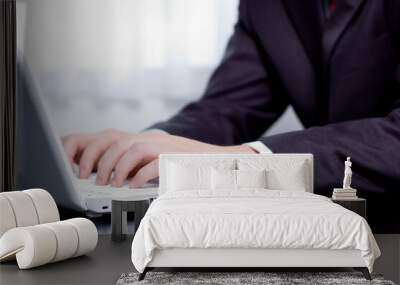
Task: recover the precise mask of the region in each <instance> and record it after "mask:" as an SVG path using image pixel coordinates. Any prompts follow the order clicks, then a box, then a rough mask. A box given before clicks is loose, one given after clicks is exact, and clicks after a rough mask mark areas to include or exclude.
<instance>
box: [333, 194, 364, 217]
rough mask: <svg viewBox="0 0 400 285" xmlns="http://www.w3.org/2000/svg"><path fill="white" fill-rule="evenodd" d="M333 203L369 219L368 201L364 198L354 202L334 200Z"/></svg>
mask: <svg viewBox="0 0 400 285" xmlns="http://www.w3.org/2000/svg"><path fill="white" fill-rule="evenodd" d="M331 200H332V202H334V203H336V204H339V205H340V206H342V207H344V208H346V209H349V210H350V211H353V212H354V213H357V214H359V215H360V216H361V217H363V218H364V219H367V200H365V199H363V198H356V199H354V200H339V199H332V198H331Z"/></svg>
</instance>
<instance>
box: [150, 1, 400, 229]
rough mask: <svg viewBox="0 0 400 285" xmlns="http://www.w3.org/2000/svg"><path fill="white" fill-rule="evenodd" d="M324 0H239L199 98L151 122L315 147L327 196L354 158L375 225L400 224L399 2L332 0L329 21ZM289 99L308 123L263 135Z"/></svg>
mask: <svg viewBox="0 0 400 285" xmlns="http://www.w3.org/2000/svg"><path fill="white" fill-rule="evenodd" d="M321 2H322V1H320V0H307V1H299V0H285V1H278V0H269V1H268V0H263V1H260V0H247V1H246V0H242V1H241V2H240V5H239V20H238V22H237V24H236V26H235V31H234V34H233V36H232V38H231V39H230V41H229V44H228V47H227V50H226V53H225V56H224V58H223V60H222V62H221V64H220V65H219V66H218V68H217V69H216V70H215V72H214V73H213V75H212V77H211V79H210V82H209V84H208V87H207V89H206V92H205V94H204V96H203V97H202V98H201V99H200V100H199V101H197V102H194V103H191V104H189V105H187V106H186V107H185V108H184V109H183V110H181V111H180V112H179V113H178V114H177V115H176V116H174V117H173V118H171V119H170V120H168V121H166V122H162V123H159V124H156V125H154V126H152V128H159V129H163V130H165V131H167V132H169V133H171V134H176V135H180V136H185V137H189V138H194V139H198V140H200V141H204V142H209V143H213V144H221V145H232V144H240V143H244V142H249V141H254V140H260V141H262V142H263V143H265V144H266V145H267V146H268V147H269V148H270V149H271V150H272V151H273V152H277V153H282V152H283V153H304V152H306V153H313V154H314V163H315V192H316V193H318V194H323V195H331V192H332V188H333V187H334V186H336V187H337V186H340V185H341V182H342V179H343V169H344V168H343V161H344V160H345V158H346V156H351V158H352V161H353V171H354V176H353V184H352V186H353V187H355V188H357V189H359V195H360V196H364V197H366V198H367V199H368V215H369V217H368V218H369V221H370V223H371V224H372V226H373V229H374V230H375V231H384V230H387V229H388V227H387V225H389V230H390V231H392V232H393V231H398V232H400V214H399V213H400V210H398V209H400V205H399V204H400V199H399V197H400V195H399V193H400V64H399V63H400V44H399V42H400V3H399V2H400V1H399V0H387V1H386V0H338V1H337V9H336V11H335V13H334V14H333V15H332V16H331V18H330V19H329V21H326V19H325V18H324V16H323V12H322V6H321V5H322V4H321ZM289 104H290V105H292V106H293V108H294V110H295V111H296V113H297V115H298V116H299V118H300V120H301V122H302V123H303V125H304V126H305V130H302V131H297V132H289V133H284V134H280V135H275V136H269V137H261V138H260V136H262V134H263V133H264V132H265V131H266V130H267V129H268V128H269V127H270V126H271V124H272V123H273V122H274V121H275V120H276V119H277V118H278V117H279V116H280V115H281V114H282V112H283V111H284V110H285V108H286V107H287V106H288V105H289Z"/></svg>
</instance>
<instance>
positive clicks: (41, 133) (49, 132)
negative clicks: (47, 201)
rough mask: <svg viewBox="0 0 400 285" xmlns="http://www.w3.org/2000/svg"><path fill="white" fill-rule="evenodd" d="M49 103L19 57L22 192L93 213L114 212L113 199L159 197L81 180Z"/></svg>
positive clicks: (148, 190)
mask: <svg viewBox="0 0 400 285" xmlns="http://www.w3.org/2000/svg"><path fill="white" fill-rule="evenodd" d="M45 103H46V102H45V101H44V100H43V98H42V93H41V92H40V89H39V88H38V85H36V84H35V81H34V79H33V77H32V75H31V73H30V71H29V69H28V66H27V64H26V63H25V61H24V60H22V57H21V56H19V60H18V64H17V156H18V161H17V164H18V165H17V168H18V171H17V181H18V182H17V184H18V189H28V188H43V189H45V190H47V191H48V192H49V193H50V194H51V195H52V196H53V198H54V199H55V201H56V203H57V205H59V206H61V207H64V208H68V209H73V210H78V211H83V212H89V213H90V212H92V213H107V212H110V211H111V201H112V199H119V200H120V199H123V200H131V201H140V200H147V199H152V198H155V197H157V192H158V185H157V184H148V185H145V186H144V187H143V188H137V189H132V188H129V187H128V186H127V183H125V186H123V187H121V188H114V187H111V186H110V185H106V186H98V185H96V184H95V174H92V175H91V177H89V179H79V178H78V176H77V173H75V172H74V170H73V168H72V166H71V165H70V163H69V161H68V159H67V157H66V154H65V152H64V149H63V146H62V142H61V138H60V137H59V136H58V135H57V132H56V131H55V128H54V126H53V125H52V122H51V120H50V117H49V112H48V108H47V106H46V104H45Z"/></svg>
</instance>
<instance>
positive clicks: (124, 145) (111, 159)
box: [96, 141, 130, 185]
mask: <svg viewBox="0 0 400 285" xmlns="http://www.w3.org/2000/svg"><path fill="white" fill-rule="evenodd" d="M129 146H130V145H129V142H128V141H119V142H116V143H114V144H113V145H111V146H110V147H109V148H108V149H107V150H106V152H105V153H104V154H103V156H102V157H101V158H100V160H99V162H98V164H97V177H96V183H97V184H98V185H105V184H108V181H109V180H110V175H111V172H112V170H113V169H114V167H115V165H116V164H117V162H118V161H119V160H120V158H121V157H122V155H123V154H124V153H125V152H126V151H127V150H128V149H129Z"/></svg>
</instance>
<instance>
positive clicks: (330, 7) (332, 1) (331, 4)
mask: <svg viewBox="0 0 400 285" xmlns="http://www.w3.org/2000/svg"><path fill="white" fill-rule="evenodd" d="M335 10H336V0H329V2H328V14H329V17H330V16H332V14H333V13H334V12H335Z"/></svg>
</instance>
